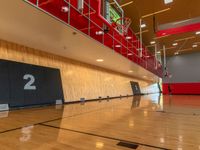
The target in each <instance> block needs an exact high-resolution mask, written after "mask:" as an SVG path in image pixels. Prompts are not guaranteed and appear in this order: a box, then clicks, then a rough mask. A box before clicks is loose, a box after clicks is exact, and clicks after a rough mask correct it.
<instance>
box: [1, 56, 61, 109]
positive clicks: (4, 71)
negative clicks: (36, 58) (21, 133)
mask: <svg viewBox="0 0 200 150" xmlns="http://www.w3.org/2000/svg"><path fill="white" fill-rule="evenodd" d="M56 100H64V96H63V89H62V82H61V76H60V70H59V69H54V68H48V67H41V66H36V65H29V64H24V63H18V62H13V61H7V60H0V104H5V103H8V104H9V106H10V107H24V106H31V105H43V104H55V101H56Z"/></svg>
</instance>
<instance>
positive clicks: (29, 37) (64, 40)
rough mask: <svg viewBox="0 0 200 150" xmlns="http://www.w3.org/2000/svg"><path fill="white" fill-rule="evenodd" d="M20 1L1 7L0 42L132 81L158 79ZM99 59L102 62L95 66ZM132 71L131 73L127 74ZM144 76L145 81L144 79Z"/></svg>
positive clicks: (3, 3)
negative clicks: (72, 60) (114, 74)
mask: <svg viewBox="0 0 200 150" xmlns="http://www.w3.org/2000/svg"><path fill="white" fill-rule="evenodd" d="M74 31H75V30H74V29H73V28H71V27H69V26H67V25H65V24H63V23H61V22H60V21H58V20H56V19H54V18H52V17H51V16H49V15H47V14H45V13H44V12H42V11H40V10H37V9H36V8H34V7H32V6H31V5H29V4H27V3H26V2H23V1H22V0H5V1H1V5H0V39H3V40H7V41H11V42H15V43H19V44H22V45H26V46H28V47H31V48H35V49H40V50H42V51H46V52H49V53H53V54H57V55H61V56H64V57H67V58H71V59H74V60H78V61H81V62H85V63H89V64H92V65H96V66H100V67H103V68H106V69H110V70H113V71H117V72H120V73H123V74H127V75H131V76H133V77H138V78H143V79H146V80H151V81H152V80H154V81H157V79H158V77H157V76H155V75H154V74H153V73H151V72H149V71H147V70H145V69H144V68H142V67H140V66H138V65H137V64H135V63H133V62H131V61H129V60H128V59H126V58H124V57H123V56H121V55H120V54H118V53H116V52H114V51H113V50H111V49H110V48H108V47H105V46H103V45H102V44H100V43H99V42H97V41H95V40H93V39H91V38H90V37H88V36H86V35H84V34H82V33H80V32H77V31H76V32H77V33H78V34H76V35H73V32H74ZM98 58H102V59H104V62H101V63H99V62H96V59H98ZM129 70H133V73H129V72H128V71H129ZM145 76H146V77H145Z"/></svg>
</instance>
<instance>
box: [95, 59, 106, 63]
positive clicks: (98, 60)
mask: <svg viewBox="0 0 200 150" xmlns="http://www.w3.org/2000/svg"><path fill="white" fill-rule="evenodd" d="M96 61H97V62H103V61H104V60H103V59H97V60H96Z"/></svg>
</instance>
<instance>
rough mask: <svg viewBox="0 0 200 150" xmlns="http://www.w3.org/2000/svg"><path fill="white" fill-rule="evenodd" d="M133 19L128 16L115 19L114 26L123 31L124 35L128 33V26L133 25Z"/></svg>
mask: <svg viewBox="0 0 200 150" xmlns="http://www.w3.org/2000/svg"><path fill="white" fill-rule="evenodd" d="M131 22H132V21H131V19H130V18H128V17H124V18H119V19H117V20H116V21H115V23H114V27H115V28H116V29H117V30H118V31H119V32H121V33H122V34H123V35H127V33H128V28H129V27H130V25H131Z"/></svg>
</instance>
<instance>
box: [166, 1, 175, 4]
mask: <svg viewBox="0 0 200 150" xmlns="http://www.w3.org/2000/svg"><path fill="white" fill-rule="evenodd" d="M164 2H165V4H169V3H172V2H173V0H164Z"/></svg>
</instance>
